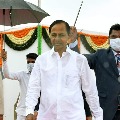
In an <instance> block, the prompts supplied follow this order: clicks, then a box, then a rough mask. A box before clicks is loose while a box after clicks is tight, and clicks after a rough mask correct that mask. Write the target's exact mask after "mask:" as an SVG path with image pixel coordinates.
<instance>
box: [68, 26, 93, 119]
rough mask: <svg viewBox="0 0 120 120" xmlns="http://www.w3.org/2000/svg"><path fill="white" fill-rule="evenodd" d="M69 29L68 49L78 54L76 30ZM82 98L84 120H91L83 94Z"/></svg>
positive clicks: (73, 28) (72, 27)
mask: <svg viewBox="0 0 120 120" xmlns="http://www.w3.org/2000/svg"><path fill="white" fill-rule="evenodd" d="M70 28H71V35H70V40H69V42H70V43H69V47H70V49H71V50H73V51H76V52H78V53H80V50H79V48H78V45H76V44H77V37H78V34H77V29H76V27H75V26H71V27H70ZM83 98H84V109H85V113H86V120H92V115H91V111H90V108H89V105H88V103H87V102H86V99H85V94H84V93H83Z"/></svg>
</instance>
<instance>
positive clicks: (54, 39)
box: [50, 23, 69, 52]
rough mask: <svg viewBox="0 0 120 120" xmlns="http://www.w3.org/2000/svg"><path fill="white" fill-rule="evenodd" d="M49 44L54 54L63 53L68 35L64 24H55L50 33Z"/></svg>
mask: <svg viewBox="0 0 120 120" xmlns="http://www.w3.org/2000/svg"><path fill="white" fill-rule="evenodd" d="M50 39H51V43H52V44H53V46H54V49H55V51H56V52H59V51H61V50H62V51H65V50H66V45H67V41H68V40H69V35H68V33H67V30H66V26H65V24H64V23H60V24H56V25H54V26H53V27H52V29H51V33H50Z"/></svg>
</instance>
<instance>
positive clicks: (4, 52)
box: [1, 49, 7, 61]
mask: <svg viewBox="0 0 120 120" xmlns="http://www.w3.org/2000/svg"><path fill="white" fill-rule="evenodd" d="M1 57H2V59H3V61H6V60H7V52H6V51H5V50H4V49H3V50H2V52H1Z"/></svg>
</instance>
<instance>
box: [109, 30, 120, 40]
mask: <svg viewBox="0 0 120 120" xmlns="http://www.w3.org/2000/svg"><path fill="white" fill-rule="evenodd" d="M109 38H110V39H115V38H120V30H112V32H111V34H110V36H109Z"/></svg>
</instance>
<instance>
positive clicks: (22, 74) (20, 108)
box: [2, 50, 38, 120]
mask: <svg viewBox="0 0 120 120" xmlns="http://www.w3.org/2000/svg"><path fill="white" fill-rule="evenodd" d="M37 56H38V55H37V54H36V53H29V54H27V55H26V60H27V68H28V71H18V72H10V71H9V68H8V65H7V52H6V51H4V50H3V51H2V58H3V74H4V77H5V78H8V79H11V80H18V81H19V84H20V97H19V101H18V104H17V108H16V112H17V120H25V116H26V115H25V97H26V93H27V86H28V82H29V78H30V74H31V71H32V67H33V65H34V62H35V60H36V58H37Z"/></svg>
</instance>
